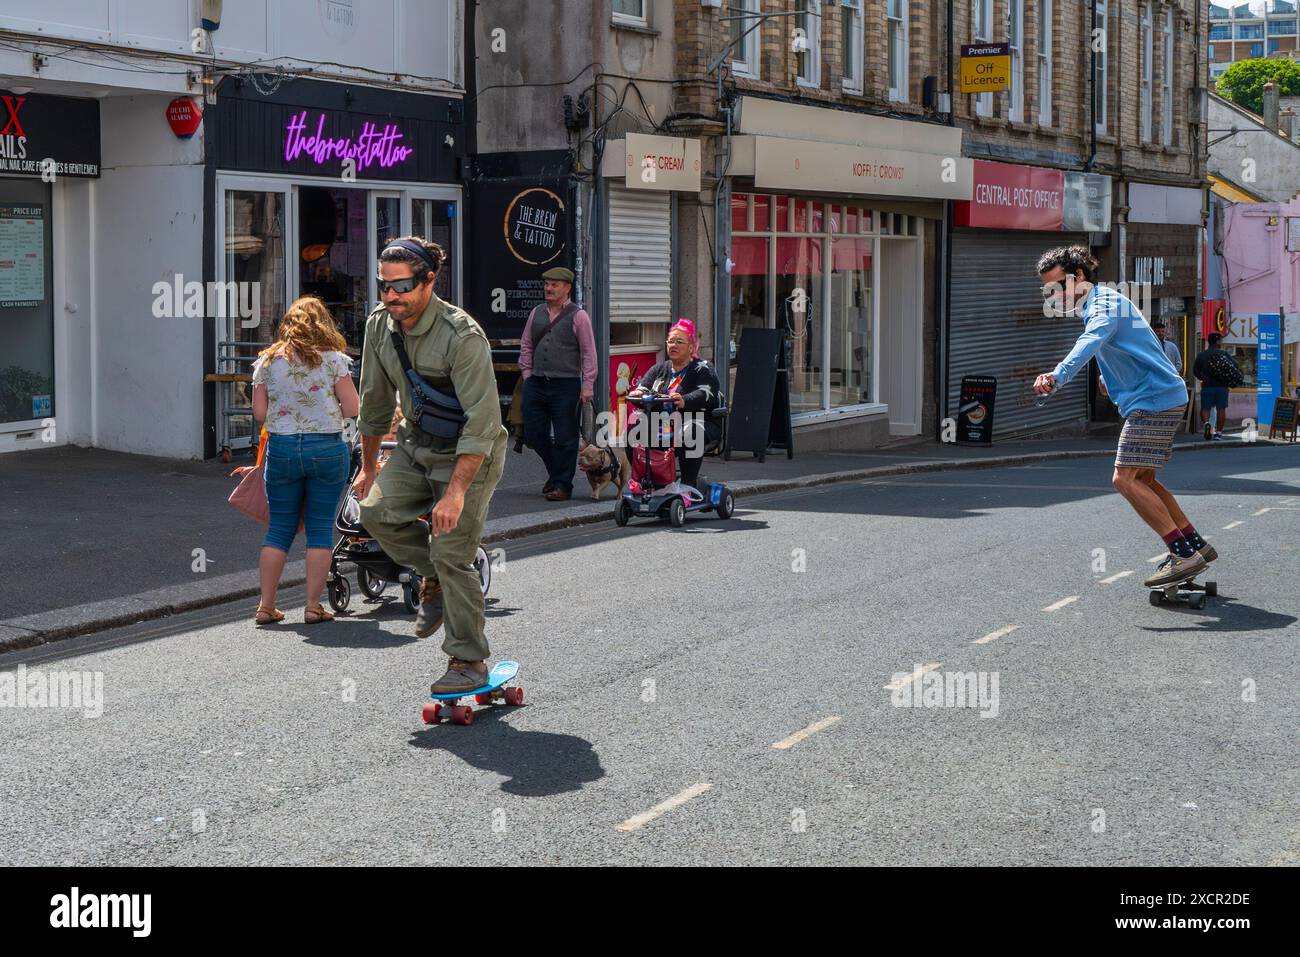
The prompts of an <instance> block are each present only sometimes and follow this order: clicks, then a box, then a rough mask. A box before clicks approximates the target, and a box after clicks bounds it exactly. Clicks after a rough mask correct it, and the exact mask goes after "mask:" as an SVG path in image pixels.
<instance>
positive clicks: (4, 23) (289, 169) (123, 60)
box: [0, 0, 465, 458]
mask: <svg viewBox="0 0 1300 957" xmlns="http://www.w3.org/2000/svg"><path fill="white" fill-rule="evenodd" d="M223 7H224V9H223ZM462 21H463V4H462V3H461V2H459V0H389V2H387V3H383V4H375V3H368V2H367V3H363V0H241V2H239V3H227V4H222V3H221V2H219V0H188V2H186V0H86V2H82V3H78V4H53V5H52V4H49V3H46V2H41V0H6V3H5V4H4V7H3V10H0V453H3V452H6V451H12V450H16V449H26V448H43V447H48V446H49V445H50V444H68V443H71V444H76V445H83V446H93V447H99V448H106V449H113V450H117V451H125V452H135V453H142V454H148V455H159V456H169V457H178V458H201V457H204V456H210V455H213V454H215V453H216V452H218V451H219V450H220V449H221V448H222V446H223V445H231V444H234V445H236V446H237V445H239V444H240V442H241V440H242V441H243V442H244V443H246V442H247V437H248V434H249V432H251V421H250V420H248V418H247V415H246V414H241V409H242V408H243V407H244V406H246V403H247V391H248V386H247V382H246V378H247V366H248V362H247V361H244V360H247V359H248V358H249V357H250V356H251V355H253V354H255V351H256V349H255V346H254V344H255V343H256V342H258V341H261V339H260V338H258V337H259V336H260V337H265V336H267V335H269V334H270V332H271V331H272V330H273V328H274V323H275V321H277V320H278V319H279V315H278V314H276V313H275V310H276V309H282V308H283V306H284V305H286V304H287V303H288V302H289V301H291V300H292V298H293V297H295V296H297V295H299V294H302V293H303V292H311V291H318V292H320V293H321V294H326V293H327V292H328V293H330V294H336V295H335V299H334V300H333V301H332V308H336V311H338V312H340V315H341V314H342V313H343V312H344V311H346V312H347V314H348V315H351V314H352V313H355V312H356V311H357V310H358V309H362V308H364V307H365V306H366V305H367V304H368V303H369V302H373V301H374V298H373V296H374V289H373V278H372V274H373V256H372V254H373V251H374V249H373V247H374V245H375V243H377V242H382V240H383V238H384V236H385V235H397V234H399V233H400V232H402V231H410V230H411V229H412V228H414V227H417V226H418V227H421V229H420V231H421V232H427V233H430V234H432V233H436V232H438V230H439V229H441V230H442V233H439V235H445V237H446V242H447V244H448V245H449V246H450V247H451V248H450V251H451V253H452V258H453V260H454V259H455V258H456V256H457V255H458V250H457V248H456V247H457V243H458V228H457V227H458V223H457V222H456V221H455V220H456V214H457V212H458V210H459V206H458V200H459V194H458V188H457V185H456V182H457V179H458V176H459V166H460V163H459V160H460V157H461V155H462V152H463V150H464V148H465V145H464V143H463V142H462V141H463V137H461V136H459V135H458V133H457V129H458V124H462V120H461V116H460V103H461V100H462V98H463V82H462V75H463V52H462V50H463V46H462V37H463V22H462ZM254 64H255V65H256V66H255V67H254ZM187 114H188V116H187ZM304 116H305V119H304V120H303V124H300V125H299V126H297V127H295V126H294V123H295V121H296V119H297V118H300V117H304ZM223 124H224V125H223ZM306 124H310V125H309V126H308V125H306ZM313 136H314V137H315V138H314V139H312V137H313ZM327 144H328V147H329V148H330V149H333V150H334V151H335V153H334V156H333V161H332V162H326V161H324V158H323V154H321V152H320V150H321V149H323V148H326V146H327ZM345 151H351V155H353V156H354V162H353V163H352V164H351V168H349V165H348V164H347V163H345V162H343V161H341V160H340V159H339V158H338V156H339V154H340V153H342V152H345ZM317 157H322V161H321V162H316V158H317ZM266 196H273V197H274V199H273V200H272V201H270V206H268V205H267V203H266V202H265V201H264V202H262V203H261V205H259V203H258V202H257V197H266ZM250 197H252V198H251V199H250ZM245 200H247V201H245ZM268 209H269V210H271V219H270V220H267V219H266V213H267V210H268ZM241 211H242V213H241ZM256 211H261V213H262V220H261V221H260V227H264V228H262V232H261V233H257V232H256V231H255V230H253V229H251V228H250V225H251V224H252V223H254V220H251V219H250V216H251V215H252V214H253V213H254V212H256ZM331 220H333V222H331ZM309 240H310V242H309ZM306 245H310V246H311V249H310V250H308V249H307V248H305V247H306ZM258 255H261V257H262V258H261V259H260V260H259V261H258V262H256V263H254V264H253V265H252V266H249V265H248V263H249V260H250V258H253V259H255V258H257V256H258ZM277 259H278V261H276V260H277ZM363 260H368V261H363ZM250 269H251V270H253V271H254V272H256V276H255V277H254V278H256V279H260V280H262V282H261V283H260V284H259V285H260V292H259V297H260V298H259V301H258V302H257V304H256V305H257V306H258V308H259V310H260V312H259V317H260V318H259V320H258V321H257V322H256V323H247V324H246V323H243V322H241V321H240V318H241V317H240V316H238V315H234V316H230V315H223V312H225V311H228V309H227V307H228V306H229V307H232V308H233V307H235V306H237V304H238V301H239V300H238V297H237V296H236V297H233V298H232V299H230V300H229V301H228V302H227V301H226V300H225V299H224V298H223V297H222V296H221V295H218V296H216V297H215V298H214V296H213V295H211V286H212V285H213V284H215V283H217V282H222V281H234V280H236V279H239V280H241V281H242V280H243V279H247V278H248V276H249V275H252V273H250V272H249V270H250ZM234 273H239V274H240V275H238V276H236V275H233V274H234ZM450 275H452V274H449V277H450ZM449 281H453V280H452V279H450V278H449ZM194 284H197V287H196V286H195V285H194ZM164 287H166V288H168V289H173V290H175V294H166V295H164V294H162V293H161V290H162V289H163V288H164ZM195 288H198V289H199V290H200V291H201V292H202V293H203V295H201V296H198V297H196V296H194V295H191V293H193V291H194V289H195ZM326 298H327V299H328V298H329V296H328V295H327V296H326ZM200 304H201V307H200ZM232 320H234V322H233V325H232ZM232 328H233V329H235V330H236V331H235V333H234V335H233V336H232V332H231V330H232ZM232 338H233V339H235V340H242V341H243V342H244V343H245V345H246V347H245V348H242V349H240V348H232V347H231V346H230V344H229V343H230V342H231V340H232ZM214 379H216V380H219V381H213V380H214Z"/></svg>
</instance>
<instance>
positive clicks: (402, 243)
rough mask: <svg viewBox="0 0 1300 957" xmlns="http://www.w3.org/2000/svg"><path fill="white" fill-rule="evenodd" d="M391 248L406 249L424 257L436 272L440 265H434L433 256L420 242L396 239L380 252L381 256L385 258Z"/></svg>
mask: <svg viewBox="0 0 1300 957" xmlns="http://www.w3.org/2000/svg"><path fill="white" fill-rule="evenodd" d="M390 249H405V250H406V251H407V252H409V253H415V254H416V255H417V256H419V257H420V258H421V259H423V260H424V261H425V262H426V263H428V264H429V268H430V269H432V270H433V271H434V272H437V271H438V267H437V266H436V265H434V262H433V257H432V256H430V255H429V252H428V250H426V249H425V248H424V247H423V246H421V245H420V244H419V243H413V242H411V241H410V240H409V239H394V240H393V241H392V242H391V243H389V244H388V245H387V246H385V247H384V252H381V253H380V254H379V258H380V259H383V258H384V253H386V252H388V250H390Z"/></svg>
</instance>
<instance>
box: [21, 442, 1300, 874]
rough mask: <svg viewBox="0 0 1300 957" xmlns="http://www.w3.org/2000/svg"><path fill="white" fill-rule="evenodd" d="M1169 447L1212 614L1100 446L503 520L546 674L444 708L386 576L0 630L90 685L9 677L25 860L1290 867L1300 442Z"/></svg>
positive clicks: (433, 664)
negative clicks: (259, 608) (1170, 602)
mask: <svg viewBox="0 0 1300 957" xmlns="http://www.w3.org/2000/svg"><path fill="white" fill-rule="evenodd" d="M796 461H797V460H796ZM986 464H987V463H986ZM1164 478H1165V481H1166V482H1167V483H1168V484H1169V486H1170V487H1171V488H1174V489H1175V490H1176V492H1177V494H1178V496H1179V498H1180V500H1181V501H1182V502H1183V504H1184V507H1185V508H1186V510H1187V511H1188V513H1189V514H1190V515H1191V516H1192V518H1193V520H1194V521H1195V523H1196V524H1197V525H1198V527H1199V528H1200V530H1201V531H1202V532H1203V533H1204V534H1206V535H1208V536H1210V537H1211V539H1212V540H1213V541H1214V543H1215V545H1216V547H1217V548H1218V550H1219V552H1220V554H1221V556H1222V557H1221V558H1220V559H1219V561H1218V562H1217V563H1216V564H1215V565H1214V568H1213V571H1214V574H1213V576H1210V577H1212V578H1213V579H1214V580H1216V581H1217V583H1218V586H1219V594H1218V596H1217V597H1216V598H1214V599H1211V600H1210V603H1209V604H1208V605H1207V607H1205V608H1204V609H1202V610H1194V609H1190V608H1187V607H1163V608H1156V607H1152V606H1151V605H1150V604H1149V603H1148V600H1147V598H1148V592H1147V590H1146V589H1144V588H1143V587H1142V585H1141V578H1142V577H1143V576H1144V575H1145V574H1147V573H1148V572H1149V570H1150V569H1151V568H1153V567H1154V564H1153V563H1151V562H1150V559H1151V558H1153V557H1156V556H1157V555H1158V554H1159V553H1160V552H1162V551H1163V549H1162V548H1161V544H1160V542H1159V540H1158V538H1156V537H1155V536H1154V535H1153V534H1152V533H1151V532H1150V530H1149V529H1147V528H1146V527H1145V526H1143V525H1142V523H1141V522H1140V521H1138V520H1137V519H1136V517H1135V516H1134V515H1133V514H1132V512H1131V510H1130V509H1129V508H1128V506H1127V505H1126V504H1125V503H1124V501H1123V500H1122V499H1120V497H1119V496H1117V495H1115V494H1114V492H1113V490H1112V489H1111V486H1110V465H1109V463H1108V462H1107V461H1106V460H1105V459H1103V458H1085V459H1076V460H1070V459H1055V460H1052V459H1049V460H1040V461H1034V462H1029V463H1025V464H1021V465H1017V466H995V467H990V468H987V469H981V470H965V469H962V470H955V471H954V470H945V471H942V472H933V473H912V474H890V475H877V476H874V477H870V478H867V479H860V480H852V481H841V482H835V483H831V484H826V485H822V486H817V487H813V488H799V489H791V490H787V491H783V492H777V493H771V492H766V493H756V494H753V495H749V496H746V497H745V498H744V499H742V501H741V502H740V503H739V507H738V510H737V513H736V515H735V517H733V518H732V519H731V520H729V521H725V522H723V521H718V520H716V519H713V520H708V519H705V518H703V517H699V518H694V517H693V518H690V519H688V522H687V525H686V526H685V527H684V528H682V529H676V530H674V529H669V528H668V527H666V526H663V525H656V524H653V523H640V524H636V523H634V524H633V525H630V526H629V527H627V528H624V529H619V528H615V527H613V526H604V525H592V526H586V527H575V528H566V529H560V530H555V531H551V532H547V533H542V534H537V535H532V536H529V537H527V538H523V539H520V540H515V541H507V542H505V543H504V544H503V545H502V548H503V549H504V552H505V554H504V559H505V560H504V561H503V563H502V564H501V566H500V567H499V568H498V570H497V573H496V575H495V577H494V580H493V585H492V592H491V594H490V596H489V601H490V605H489V611H488V614H489V616H490V617H489V636H490V639H491V641H492V646H493V653H494V656H495V657H496V658H497V659H506V658H510V659H514V660H517V661H520V662H521V663H522V665H523V670H522V672H521V676H520V683H521V684H522V686H523V687H524V688H525V693H526V697H525V703H524V705H523V707H519V708H511V707H506V706H494V707H492V708H491V709H490V710H488V709H482V710H481V711H480V714H479V716H478V717H477V718H476V720H475V721H474V723H473V725H472V726H470V727H459V726H453V725H447V724H441V725H438V726H431V727H426V726H424V725H423V724H422V723H421V722H420V718H419V712H420V706H421V704H422V703H423V702H424V701H425V700H427V691H428V685H429V681H430V680H431V678H432V677H434V676H436V675H437V674H439V673H440V672H441V667H442V664H443V661H442V656H441V654H440V651H439V648H438V645H437V643H436V640H435V641H423V642H421V641H416V640H414V639H413V637H412V635H411V618H410V616H407V615H405V614H404V613H403V612H402V611H401V609H400V605H399V604H398V603H396V602H394V601H391V600H381V601H380V602H377V603H374V604H363V603H359V602H358V603H356V604H354V606H353V608H352V609H351V613H350V614H349V615H347V616H344V617H341V618H340V619H339V620H337V621H335V622H331V623H329V624H327V625H321V626H313V627H308V626H304V625H303V624H302V615H301V611H302V607H303V598H304V596H303V594H302V590H301V589H295V590H291V591H290V593H289V594H286V596H285V599H286V600H285V601H284V603H283V604H282V607H284V608H285V609H286V611H287V612H288V614H289V618H288V620H287V621H286V623H285V624H284V625H282V626H278V627H274V628H268V629H254V628H253V627H252V626H251V623H250V622H249V621H248V620H247V613H248V611H249V609H247V608H245V607H243V606H242V605H222V606H215V607H211V608H207V609H201V610H197V611H191V612H186V613H183V614H178V615H174V616H172V617H169V618H166V619H163V620H159V621H151V622H145V623H142V624H133V625H130V626H127V627H123V628H118V629H114V630H109V631H104V632H101V633H98V634H94V635H88V636H82V637H74V638H68V639H66V640H63V641H58V642H52V643H49V644H46V645H43V646H40V647H34V648H29V649H25V650H21V651H16V652H10V653H8V654H4V655H0V689H2V688H3V687H4V682H5V681H10V682H12V681H13V680H14V679H15V678H16V677H17V674H18V672H17V669H18V668H19V667H20V666H21V667H22V668H23V669H24V672H23V675H24V681H25V683H26V684H27V686H28V687H29V688H32V687H40V686H42V682H51V681H59V682H64V681H68V682H71V680H72V678H74V677H81V678H82V684H81V687H82V688H91V687H93V686H95V682H98V686H99V687H100V688H101V689H102V695H98V696H94V695H90V694H84V693H83V695H82V697H81V699H80V700H72V699H71V698H69V699H67V700H65V701H62V702H60V703H61V704H62V705H65V706H60V707H53V706H45V707H40V706H35V707H33V706H31V705H30V702H31V700H32V696H31V692H30V691H29V693H28V699H27V700H28V702H29V704H28V706H24V707H0V766H3V767H4V768H5V773H4V774H3V775H0V809H3V810H0V865H26V864H39V863H45V862H48V861H51V860H57V861H60V862H62V863H65V864H74V865H154V864H156V865H171V864H185V865H195V864H197V865H223V864H254V865H257V864H304V865H318V864H362V865H364V864H396V865H465V864H481V863H497V864H499V863H505V862H513V861H524V862H528V863H530V864H545V863H557V864H619V865H623V866H646V865H661V864H672V865H677V866H682V865H717V864H729V865H735V866H755V865H765V864H802V865H818V866H825V865H828V864H856V865H862V864H873V865H894V864H907V865H1048V864H1067V865H1094V866H1113V865H1126V866H1130V865H1150V866H1170V865H1179V866H1184V865H1205V866H1208V865H1230V866H1278V865H1292V866H1294V865H1296V864H1298V863H1300V824H1298V823H1297V817H1296V813H1295V812H1296V805H1295V794H1296V783H1297V781H1298V780H1300V758H1298V757H1297V754H1298V753H1300V752H1297V750H1296V747H1295V729H1296V727H1297V725H1298V724H1300V697H1297V696H1296V694H1295V688H1296V687H1297V686H1298V685H1300V656H1297V654H1296V638H1297V635H1300V628H1298V627H1297V620H1298V619H1300V592H1298V591H1297V590H1296V588H1295V581H1296V568H1297V565H1298V564H1300V452H1298V450H1297V449H1296V448H1295V447H1292V448H1278V447H1262V446H1260V447H1251V448H1241V447H1238V448H1236V449H1231V450H1224V451H1221V452H1216V453H1206V454H1189V455H1179V456H1175V458H1174V461H1173V462H1172V463H1171V465H1170V466H1169V469H1168V470H1167V472H1166V474H1165V476H1164ZM177 482H178V483H179V484H182V485H183V483H182V482H181V480H177ZM926 669H929V670H928V671H926ZM918 671H926V674H924V675H921V676H919V677H912V678H911V680H910V681H909V676H913V675H915V673H916V672H918ZM83 673H84V675H83ZM964 676H969V678H966V677H964ZM940 677H941V678H942V679H943V681H942V683H938V684H936V683H935V682H936V681H937V680H938V679H939V678H940ZM963 681H965V682H966V683H965V684H962V682H963ZM45 686H48V685H45ZM962 688H969V689H971V693H970V695H969V697H967V696H966V695H965V694H964V693H962V694H958V693H957V692H959V691H961V690H962ZM936 689H938V690H936ZM0 701H3V698H2V697H0ZM48 703H50V704H52V703H53V702H52V701H51V702H48ZM37 704H38V705H39V704H40V701H37ZM96 711H98V714H97V715H96Z"/></svg>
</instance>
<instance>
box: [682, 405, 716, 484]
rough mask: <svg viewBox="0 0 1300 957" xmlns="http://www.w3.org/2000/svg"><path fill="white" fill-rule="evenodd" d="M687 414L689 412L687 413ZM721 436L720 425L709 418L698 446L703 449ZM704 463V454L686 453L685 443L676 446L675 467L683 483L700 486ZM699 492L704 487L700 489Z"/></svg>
mask: <svg viewBox="0 0 1300 957" xmlns="http://www.w3.org/2000/svg"><path fill="white" fill-rule="evenodd" d="M688 414H689V413H688ZM721 437H722V426H720V425H718V423H716V422H714V421H712V420H710V421H709V422H707V423H706V424H705V426H704V443H703V445H702V446H701V447H700V450H701V451H703V449H704V448H707V447H708V446H709V444H710V443H712V442H716V441H718V439H719V438H721ZM703 465H704V456H703V455H698V456H692V455H688V454H687V448H686V445H685V444H682V445H679V446H677V468H678V469H679V470H680V472H681V481H682V484H683V485H689V486H691V487H692V488H700V486H699V484H698V483H699V480H700V468H701V466H703ZM700 491H701V492H703V491H704V489H702V488H701V489H700Z"/></svg>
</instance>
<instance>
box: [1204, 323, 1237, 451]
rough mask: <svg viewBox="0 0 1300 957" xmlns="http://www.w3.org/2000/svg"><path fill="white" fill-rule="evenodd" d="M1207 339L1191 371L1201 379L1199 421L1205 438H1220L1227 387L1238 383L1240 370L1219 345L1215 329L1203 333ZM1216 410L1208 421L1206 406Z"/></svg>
mask: <svg viewBox="0 0 1300 957" xmlns="http://www.w3.org/2000/svg"><path fill="white" fill-rule="evenodd" d="M1207 338H1208V340H1209V343H1210V347H1209V348H1208V349H1205V350H1203V351H1202V352H1201V353H1200V354H1199V355H1198V356H1197V357H1196V361H1195V362H1194V363H1192V375H1194V376H1196V378H1197V379H1199V380H1200V381H1201V424H1202V428H1203V429H1204V431H1205V440H1206V441H1207V442H1208V441H1210V440H1211V439H1221V438H1223V423H1224V422H1225V421H1226V420H1227V418H1228V391H1229V390H1230V389H1233V388H1235V387H1236V386H1239V385H1241V382H1242V377H1241V370H1240V369H1238V368H1237V362H1236V360H1235V359H1233V358H1232V355H1231V354H1230V353H1228V352H1227V351H1226V350H1224V349H1220V348H1219V342H1220V340H1221V339H1222V338H1223V337H1222V336H1220V335H1219V334H1218V333H1217V332H1211V333H1210V335H1209V336H1208V337H1207ZM1211 409H1215V410H1217V412H1216V414H1215V418H1214V425H1213V426H1211V425H1210V410H1211Z"/></svg>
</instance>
